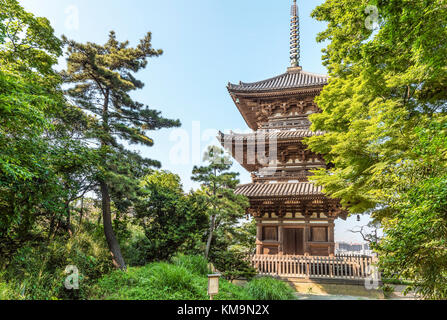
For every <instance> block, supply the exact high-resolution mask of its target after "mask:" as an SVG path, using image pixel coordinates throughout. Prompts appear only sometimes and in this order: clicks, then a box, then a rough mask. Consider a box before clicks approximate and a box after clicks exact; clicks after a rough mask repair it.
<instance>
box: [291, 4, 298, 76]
mask: <svg viewBox="0 0 447 320" xmlns="http://www.w3.org/2000/svg"><path fill="white" fill-rule="evenodd" d="M298 15H299V13H298V5H297V4H296V0H293V4H292V9H291V16H292V18H291V22H290V62H291V67H292V68H296V67H299V65H300V21H299V17H298Z"/></svg>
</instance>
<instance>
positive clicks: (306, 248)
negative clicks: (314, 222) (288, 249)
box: [304, 220, 310, 256]
mask: <svg viewBox="0 0 447 320" xmlns="http://www.w3.org/2000/svg"><path fill="white" fill-rule="evenodd" d="M309 236H310V223H309V221H308V220H306V224H305V226H304V255H305V256H309V255H310V245H309Z"/></svg>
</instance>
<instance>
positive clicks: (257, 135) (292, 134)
mask: <svg viewBox="0 0 447 320" xmlns="http://www.w3.org/2000/svg"><path fill="white" fill-rule="evenodd" d="M323 134H324V132H322V131H315V132H314V131H311V130H281V131H261V130H260V131H256V132H253V133H247V134H239V133H231V134H224V133H222V132H219V138H220V140H221V142H223V141H225V140H227V139H230V140H232V141H244V140H252V141H256V139H264V140H273V139H276V140H294V139H302V138H307V137H312V136H321V135H323Z"/></svg>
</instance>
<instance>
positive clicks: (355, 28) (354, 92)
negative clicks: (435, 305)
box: [307, 0, 447, 213]
mask: <svg viewBox="0 0 447 320" xmlns="http://www.w3.org/2000/svg"><path fill="white" fill-rule="evenodd" d="M368 5H375V6H376V7H375V8H376V9H377V12H378V14H377V28H376V30H371V29H372V28H369V27H370V26H371V24H370V23H369V22H371V21H373V20H374V18H376V17H375V15H374V10H372V11H371V10H369V9H368V10H367V6H368ZM373 8H374V7H373ZM312 15H313V17H315V18H316V19H317V20H319V21H326V22H327V23H328V26H327V29H326V30H325V31H323V32H322V33H320V34H319V36H318V40H319V41H326V40H328V41H329V45H328V46H327V48H326V49H325V50H324V56H323V61H324V64H325V65H326V66H327V67H328V69H329V72H330V75H331V79H330V81H329V84H328V85H327V86H326V87H325V88H324V90H323V91H322V93H321V95H320V96H319V97H318V98H317V103H318V105H319V107H320V108H321V109H322V113H319V114H315V115H312V116H311V117H310V118H311V120H312V122H313V126H312V129H313V130H323V131H326V132H328V133H327V134H326V135H324V136H321V137H316V136H315V137H312V138H310V139H308V140H307V143H308V144H309V146H310V148H311V149H312V150H313V151H315V152H319V153H322V154H325V155H326V160H327V161H328V162H331V163H333V164H334V167H333V168H332V169H327V170H321V171H319V172H317V174H316V175H315V177H314V178H313V179H314V180H315V181H316V182H317V183H318V184H320V185H323V186H324V187H325V190H326V192H327V193H329V194H330V195H332V196H334V197H337V198H340V199H342V202H343V204H344V205H346V206H349V207H350V210H351V212H359V213H361V212H364V211H365V210H367V209H370V208H375V207H376V206H377V205H381V208H385V209H386V208H387V206H386V203H385V202H384V199H386V197H387V195H389V194H391V193H393V192H394V186H395V183H394V182H395V179H396V177H395V176H393V175H390V174H389V173H390V172H391V171H390V170H392V169H393V168H395V167H398V166H400V162H401V160H402V159H411V158H415V156H416V155H415V154H414V153H413V150H412V146H413V143H414V141H415V139H417V136H416V132H415V130H414V128H415V127H417V126H424V125H425V124H426V123H427V122H428V121H429V119H430V118H431V116H432V115H433V114H435V113H437V112H445V111H447V104H446V102H447V91H446V90H445V86H446V83H447V69H446V68H445V66H446V65H447V43H446V42H445V39H446V37H447V28H445V26H446V23H447V7H446V5H445V1H443V0H435V1H432V0H430V1H428V0H414V1H413V0H391V1H383V0H375V1H369V0H362V1H354V0H341V1H339V0H326V1H325V2H324V3H323V4H322V5H320V6H318V7H317V8H316V9H315V10H314V12H313V13H312ZM367 27H368V28H367Z"/></svg>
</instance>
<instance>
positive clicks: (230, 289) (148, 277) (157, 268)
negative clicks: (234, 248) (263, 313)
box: [92, 258, 252, 300]
mask: <svg viewBox="0 0 447 320" xmlns="http://www.w3.org/2000/svg"><path fill="white" fill-rule="evenodd" d="M194 260H197V261H200V260H202V259H198V258H180V259H176V263H182V264H184V265H189V268H190V267H191V266H194V265H195V263H196V262H197V261H196V262H194ZM180 261H182V262H180ZM191 261H192V263H191ZM199 265H202V266H203V260H202V261H201V262H199ZM193 269H195V268H194V267H193ZM202 273H203V270H202ZM207 286H208V279H207V277H206V276H205V275H203V274H202V275H200V274H199V273H197V272H191V271H189V270H188V269H187V268H185V267H183V266H179V265H174V264H168V263H151V264H149V265H146V266H144V267H131V268H129V269H128V271H127V272H122V271H120V270H116V271H114V272H112V273H110V274H109V275H106V276H104V277H103V278H102V279H101V280H99V281H98V284H97V285H96V287H95V292H94V294H93V295H92V298H93V299H105V300H208V299H209V297H208V293H207ZM219 291H220V292H219V294H218V295H216V296H215V297H214V298H215V299H216V300H248V299H252V298H251V297H250V296H249V295H248V294H247V292H246V291H245V289H244V288H243V287H239V286H236V285H234V284H231V283H229V282H228V281H225V280H224V279H221V280H220V290H219Z"/></svg>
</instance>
